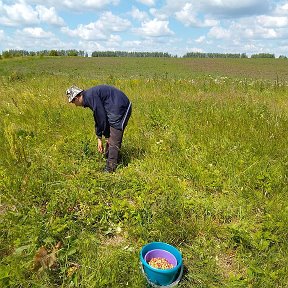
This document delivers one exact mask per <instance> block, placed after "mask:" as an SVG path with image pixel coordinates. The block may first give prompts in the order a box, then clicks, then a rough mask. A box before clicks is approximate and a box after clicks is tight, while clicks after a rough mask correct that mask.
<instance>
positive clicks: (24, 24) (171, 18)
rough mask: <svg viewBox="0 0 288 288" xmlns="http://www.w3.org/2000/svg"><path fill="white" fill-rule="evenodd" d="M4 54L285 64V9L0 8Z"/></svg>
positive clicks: (272, 2) (110, 2)
mask: <svg viewBox="0 0 288 288" xmlns="http://www.w3.org/2000/svg"><path fill="white" fill-rule="evenodd" d="M8 49H24V50H28V51H40V50H51V49H56V50H62V49H64V50H68V49H76V50H83V51H85V52H88V53H89V54H90V53H91V52H93V51H107V50H111V51H159V52H168V53H170V54H172V55H178V56H183V55H184V54H185V53H187V52H217V53H246V54H247V55H251V54H255V53H273V54H275V55H276V56H279V55H286V56H288V1H287V0H286V1H281V0H278V1H276V0H240V1H239V0H202V1H200V0H190V1H189V0H162V1H157V0H135V1H124V0H82V1H79V0H60V1H59V0H58V1H56V0H45V1H42V0H32V1H26V0H6V1H3V0H2V1H1V0H0V52H1V51H5V50H8Z"/></svg>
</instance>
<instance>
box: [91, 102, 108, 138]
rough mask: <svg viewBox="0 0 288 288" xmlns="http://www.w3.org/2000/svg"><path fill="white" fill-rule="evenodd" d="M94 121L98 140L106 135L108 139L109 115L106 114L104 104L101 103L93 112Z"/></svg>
mask: <svg viewBox="0 0 288 288" xmlns="http://www.w3.org/2000/svg"><path fill="white" fill-rule="evenodd" d="M93 116H94V121H95V132H96V135H97V137H98V138H102V136H103V135H104V136H105V137H106V138H108V137H109V136H110V135H109V124H108V119H107V115H106V113H105V110H104V107H103V105H102V103H101V102H100V101H99V103H97V108H96V110H94V112H93Z"/></svg>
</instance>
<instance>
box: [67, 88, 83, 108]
mask: <svg viewBox="0 0 288 288" xmlns="http://www.w3.org/2000/svg"><path fill="white" fill-rule="evenodd" d="M82 92H83V90H82V89H80V88H78V87H77V86H75V85H73V86H71V87H70V88H68V89H67V90H66V95H67V97H68V101H69V103H73V104H75V105H76V106H83V95H82Z"/></svg>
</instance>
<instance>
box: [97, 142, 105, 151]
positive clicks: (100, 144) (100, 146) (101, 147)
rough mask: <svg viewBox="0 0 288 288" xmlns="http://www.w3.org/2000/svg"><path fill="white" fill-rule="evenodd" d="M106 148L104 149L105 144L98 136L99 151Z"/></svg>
mask: <svg viewBox="0 0 288 288" xmlns="http://www.w3.org/2000/svg"><path fill="white" fill-rule="evenodd" d="M103 151H104V149H103V144H102V140H101V139H99V138H98V152H100V153H103Z"/></svg>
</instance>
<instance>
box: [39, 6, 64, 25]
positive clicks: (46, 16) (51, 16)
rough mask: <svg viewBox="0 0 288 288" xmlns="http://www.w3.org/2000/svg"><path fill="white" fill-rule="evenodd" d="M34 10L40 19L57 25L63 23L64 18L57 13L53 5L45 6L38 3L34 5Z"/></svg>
mask: <svg viewBox="0 0 288 288" xmlns="http://www.w3.org/2000/svg"><path fill="white" fill-rule="evenodd" d="M36 11H37V12H38V15H39V19H40V20H41V21H43V22H45V23H49V24H54V25H59V26H62V25H64V20H63V19H62V18H61V17H59V16H58V15H57V13H56V10H55V8H54V7H51V8H46V7H45V6H42V5H39V6H36Z"/></svg>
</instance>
